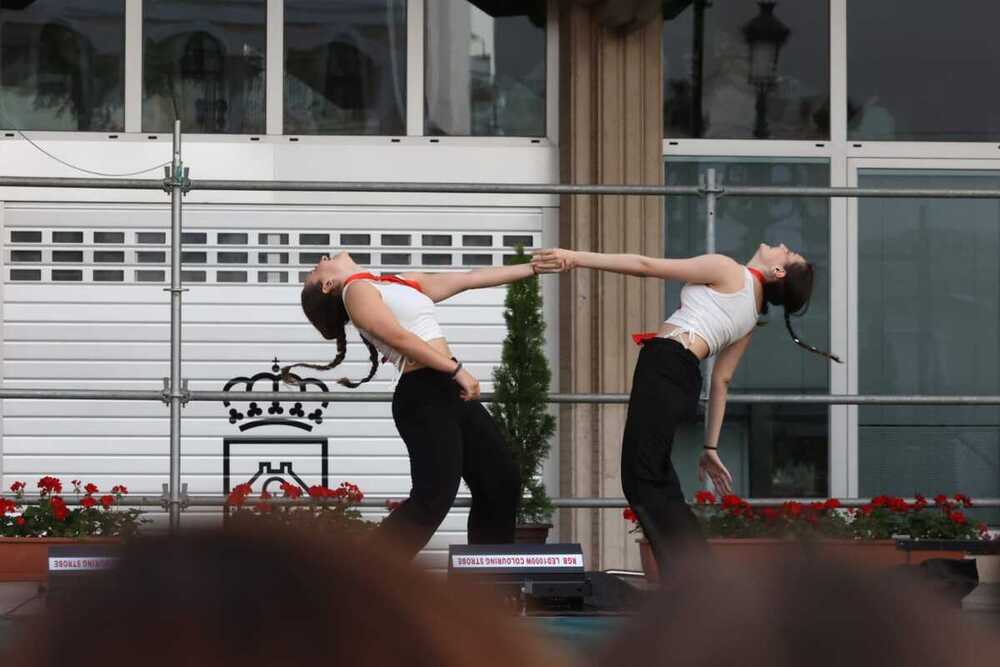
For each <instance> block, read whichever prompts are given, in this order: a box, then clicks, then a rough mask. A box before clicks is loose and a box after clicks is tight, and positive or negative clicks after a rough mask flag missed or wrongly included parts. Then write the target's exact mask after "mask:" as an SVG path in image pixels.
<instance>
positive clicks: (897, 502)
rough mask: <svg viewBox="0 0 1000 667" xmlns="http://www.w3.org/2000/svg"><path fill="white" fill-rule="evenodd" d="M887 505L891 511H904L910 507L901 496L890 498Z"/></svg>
mask: <svg viewBox="0 0 1000 667" xmlns="http://www.w3.org/2000/svg"><path fill="white" fill-rule="evenodd" d="M889 507H890V509H892V511H893V512H905V511H906V510H908V509H910V507H909V505H907V504H906V501H905V500H903V499H902V498H890V499H889Z"/></svg>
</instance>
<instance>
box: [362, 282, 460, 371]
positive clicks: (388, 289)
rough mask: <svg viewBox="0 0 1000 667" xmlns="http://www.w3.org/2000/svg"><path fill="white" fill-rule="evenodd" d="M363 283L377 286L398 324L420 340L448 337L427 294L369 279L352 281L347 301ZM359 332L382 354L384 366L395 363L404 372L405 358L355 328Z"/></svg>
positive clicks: (370, 335) (375, 338) (364, 331)
mask: <svg viewBox="0 0 1000 667" xmlns="http://www.w3.org/2000/svg"><path fill="white" fill-rule="evenodd" d="M361 281H364V282H367V283H370V284H371V285H374V286H375V289H377V290H378V291H379V293H380V294H381V295H382V300H383V301H384V302H385V305H386V306H388V307H389V310H390V311H392V314H393V315H395V316H396V319H397V320H399V324H400V326H401V327H403V328H404V329H406V330H407V331H409V332H410V333H412V334H414V335H415V336H417V337H419V338H420V339H421V340H434V339H435V338H443V337H444V333H442V331H441V325H440V324H438V321H437V318H435V317H434V302H433V301H431V299H430V297H428V296H427V295H426V294H424V293H423V292H421V291H419V290H416V289H413V288H412V287H407V286H406V285H400V284H396V283H383V282H377V281H373V280H368V279H365V278H359V279H357V280H352V281H351V282H349V283H347V285H345V286H344V290H343V295H344V297H345V298H346V297H347V290H348V289H349V288H350V287H351V285H353V284H354V283H356V282H361ZM346 303H347V302H346V301H345V302H344V304H345V305H344V307H345V308H346V307H347V305H346ZM348 315H350V313H348ZM352 320H353V318H352ZM355 328H357V330H358V331H359V332H360V333H361V335H362V336H364V337H365V338H367V339H368V340H369V341H371V344H372V345H374V346H375V349H377V350H378V351H379V354H381V355H382V361H383V363H386V362H387V363H391V364H392V365H393V366H396V367H397V368H399V369H400V370H402V368H403V365H404V364H405V363H406V359H405V358H404V357H403V355H402V354H400V353H399V352H398V351H397V350H395V349H393V348H391V347H389V346H388V345H386V344H385V343H384V342H382V341H381V340H379V339H378V338H377V337H376V336H374V335H372V334H371V333H369V332H368V331H366V330H364V329H362V328H361V327H359V326H357V325H355Z"/></svg>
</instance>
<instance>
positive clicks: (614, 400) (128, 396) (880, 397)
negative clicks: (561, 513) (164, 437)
mask: <svg viewBox="0 0 1000 667" xmlns="http://www.w3.org/2000/svg"><path fill="white" fill-rule="evenodd" d="M166 380H167V382H166V385H165V386H166V389H164V390H163V391H156V390H151V389H150V390H147V389H131V390H130V389H0V400H4V399H34V400H64V401H159V402H162V403H167V404H169V403H170V401H171V400H172V399H173V397H172V396H171V395H170V383H169V378H167V379H166ZM493 397H494V395H493V394H492V393H483V394H482V395H481V396H480V400H482V401H483V402H487V403H488V402H490V401H492V400H493ZM628 399H629V396H628V394H549V395H548V396H547V397H546V399H545V401H546V402H547V403H549V404H553V405H595V404H597V405H601V404H607V405H623V404H627V403H628ZM179 400H180V402H181V403H182V404H183V403H188V402H191V401H198V402H218V403H221V402H222V401H229V402H236V401H256V402H258V403H262V402H271V401H278V402H300V403H323V402H330V403H391V402H392V394H391V393H389V392H378V391H356V392H348V391H339V392H332V391H329V392H320V391H315V392H313V391H309V392H298V391H279V392H271V391H238V392H230V391H214V390H205V391H190V390H187V389H185V386H184V382H183V381H182V382H181V391H180V397H179ZM703 400H704V399H703ZM726 402H727V403H734V404H740V403H742V404H752V403H783V404H796V405H965V406H1000V395H997V394H983V395H962V394H954V395H951V394H948V395H934V394H926V395H925V394H729V395H728V396H727V397H726Z"/></svg>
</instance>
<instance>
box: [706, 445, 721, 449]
mask: <svg viewBox="0 0 1000 667" xmlns="http://www.w3.org/2000/svg"><path fill="white" fill-rule="evenodd" d="M718 448H719V446H718V445H716V446H715V447H709V446H708V445H705V447H704V449H718Z"/></svg>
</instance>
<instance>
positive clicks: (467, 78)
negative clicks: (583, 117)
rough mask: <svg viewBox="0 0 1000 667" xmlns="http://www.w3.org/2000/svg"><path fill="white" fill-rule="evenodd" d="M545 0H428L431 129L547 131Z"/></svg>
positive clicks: (428, 111) (470, 133) (464, 133)
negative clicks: (467, 0)
mask: <svg viewBox="0 0 1000 667" xmlns="http://www.w3.org/2000/svg"><path fill="white" fill-rule="evenodd" d="M545 5H546V3H545V0H517V1H514V2H499V1H497V0H472V1H469V2H465V1H463V0H427V9H426V12H427V28H426V44H427V47H426V65H425V73H424V90H425V100H424V102H425V107H426V121H425V126H426V127H425V131H426V133H427V134H429V135H455V136H502V135H506V136H522V137H541V136H544V135H545V69H546V63H545V20H546V18H545V17H546V13H545Z"/></svg>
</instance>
